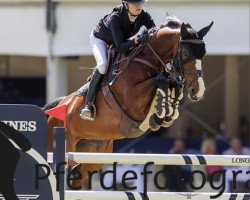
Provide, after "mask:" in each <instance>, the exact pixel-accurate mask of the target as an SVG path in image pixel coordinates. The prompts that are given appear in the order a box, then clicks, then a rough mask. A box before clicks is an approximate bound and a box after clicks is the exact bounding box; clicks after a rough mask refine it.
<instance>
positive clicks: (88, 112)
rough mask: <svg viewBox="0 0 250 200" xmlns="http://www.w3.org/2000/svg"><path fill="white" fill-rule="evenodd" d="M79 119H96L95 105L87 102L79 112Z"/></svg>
mask: <svg viewBox="0 0 250 200" xmlns="http://www.w3.org/2000/svg"><path fill="white" fill-rule="evenodd" d="M80 117H81V118H82V119H85V120H89V121H94V119H95V117H96V107H95V104H93V103H91V102H88V103H87V104H85V105H84V106H83V107H82V108H81V110H80Z"/></svg>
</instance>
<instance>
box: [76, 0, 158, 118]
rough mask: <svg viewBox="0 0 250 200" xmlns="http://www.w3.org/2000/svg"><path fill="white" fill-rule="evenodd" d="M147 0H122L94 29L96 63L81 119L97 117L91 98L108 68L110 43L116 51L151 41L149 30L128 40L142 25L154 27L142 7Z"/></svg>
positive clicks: (91, 37) (92, 44)
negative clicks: (149, 39)
mask: <svg viewBox="0 0 250 200" xmlns="http://www.w3.org/2000/svg"><path fill="white" fill-rule="evenodd" d="M146 1H147V0H146ZM144 2H145V0H122V5H120V6H117V7H115V8H114V9H113V11H112V13H111V14H109V15H106V16H104V17H103V18H102V19H101V20H100V22H99V23H98V25H97V26H96V27H95V28H94V30H93V31H92V33H91V35H90V44H91V47H92V51H93V53H94V57H95V60H96V63H97V66H96V68H95V70H94V72H93V75H92V78H91V81H90V83H89V89H88V92H87V96H86V101H85V104H84V106H83V107H82V108H81V111H80V117H81V118H82V119H86V120H91V121H93V120H94V109H95V107H94V104H93V103H92V100H93V98H94V96H95V94H96V92H97V90H98V89H99V87H100V84H101V80H102V79H103V77H104V74H105V73H106V70H107V49H108V46H109V45H114V46H115V48H116V51H118V52H120V53H123V52H126V51H127V50H130V49H133V48H134V47H136V46H138V45H139V44H144V43H146V42H147V41H148V34H147V33H143V34H141V35H139V36H137V37H135V39H131V40H129V38H130V37H132V36H134V35H135V34H136V33H137V32H138V31H139V30H140V28H141V27H142V26H145V27H146V28H147V29H150V28H152V27H154V26H155V23H154V21H153V19H152V18H151V16H150V15H149V14H148V13H147V12H146V11H144V10H143V9H142V7H143V4H144Z"/></svg>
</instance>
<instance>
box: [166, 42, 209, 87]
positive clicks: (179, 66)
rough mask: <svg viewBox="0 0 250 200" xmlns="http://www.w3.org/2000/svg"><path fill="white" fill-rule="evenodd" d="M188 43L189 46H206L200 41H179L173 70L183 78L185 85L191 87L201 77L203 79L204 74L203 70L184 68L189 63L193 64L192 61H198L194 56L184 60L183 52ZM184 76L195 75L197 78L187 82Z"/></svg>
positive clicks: (173, 61)
mask: <svg viewBox="0 0 250 200" xmlns="http://www.w3.org/2000/svg"><path fill="white" fill-rule="evenodd" d="M188 43H189V44H204V41H203V40H199V39H193V40H179V41H178V47H177V51H176V54H175V56H174V59H173V60H172V70H173V71H175V73H177V74H179V75H180V76H181V79H182V81H183V83H184V84H187V85H188V86H191V85H192V84H193V82H194V81H196V80H197V79H198V78H199V77H201V78H202V77H203V73H202V70H197V69H194V70H187V69H185V68H184V67H183V66H184V65H185V64H187V63H188V62H191V61H192V60H196V59H197V58H196V57H195V56H194V55H193V54H189V55H188V56H187V58H185V59H184V60H183V59H182V50H183V48H185V47H184V46H185V45H186V44H188ZM170 74H171V72H170ZM184 74H187V75H195V78H194V79H193V80H192V81H190V82H187V81H186V79H185V76H184Z"/></svg>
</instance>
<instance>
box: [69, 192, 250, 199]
mask: <svg viewBox="0 0 250 200" xmlns="http://www.w3.org/2000/svg"><path fill="white" fill-rule="evenodd" d="M217 194H218V193H188V192H187V193H181V192H148V193H147V196H148V199H149V200H166V199H170V200H186V199H192V200H211V196H215V195H217ZM142 195H143V194H141V193H138V192H118V191H67V190H66V191H65V199H66V200H78V199H87V200H132V199H133V200H142V199H143V198H142ZM229 199H235V200H236V199H237V200H249V199H250V194H246V193H237V194H235V193H224V194H222V195H221V196H220V197H218V198H216V200H229Z"/></svg>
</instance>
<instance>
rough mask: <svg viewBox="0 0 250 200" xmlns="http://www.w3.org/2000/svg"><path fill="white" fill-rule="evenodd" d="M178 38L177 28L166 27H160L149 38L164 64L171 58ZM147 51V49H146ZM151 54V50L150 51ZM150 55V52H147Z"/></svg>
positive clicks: (178, 31)
mask: <svg viewBox="0 0 250 200" xmlns="http://www.w3.org/2000/svg"><path fill="white" fill-rule="evenodd" d="M179 38H180V30H179V29H171V28H168V27H165V28H162V29H160V30H159V31H158V32H157V33H156V34H155V35H154V36H153V37H152V39H151V41H150V43H149V44H150V45H151V47H152V48H153V49H154V51H155V52H156V53H157V55H158V56H159V57H160V58H161V59H162V60H163V62H164V63H165V64H166V63H167V62H169V61H170V60H171V59H173V57H174V55H175V53H176V49H177V42H178V40H179ZM147 51H149V50H147ZM151 54H152V52H151ZM149 55H150V54H149Z"/></svg>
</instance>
